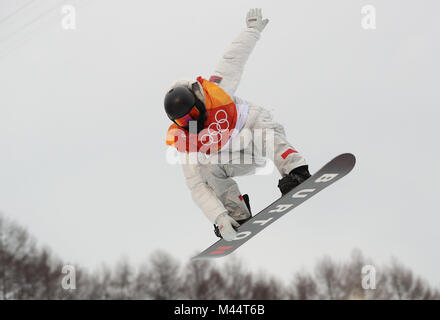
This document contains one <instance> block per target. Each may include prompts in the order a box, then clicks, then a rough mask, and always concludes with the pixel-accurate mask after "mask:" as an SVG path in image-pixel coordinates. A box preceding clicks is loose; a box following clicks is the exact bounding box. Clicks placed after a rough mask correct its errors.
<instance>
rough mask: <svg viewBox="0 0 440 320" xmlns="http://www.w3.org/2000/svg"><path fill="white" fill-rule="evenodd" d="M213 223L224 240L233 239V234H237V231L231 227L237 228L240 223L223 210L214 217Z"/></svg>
mask: <svg viewBox="0 0 440 320" xmlns="http://www.w3.org/2000/svg"><path fill="white" fill-rule="evenodd" d="M215 224H216V225H218V229H219V230H220V234H221V235H222V237H223V239H225V240H226V241H231V240H234V239H235V236H236V235H237V231H235V229H234V228H233V226H234V227H236V228H238V227H239V226H240V224H239V223H238V222H237V221H235V220H234V218H232V217H231V216H229V214H228V213H227V212H224V213H222V214H220V215H219V216H217V218H216V219H215Z"/></svg>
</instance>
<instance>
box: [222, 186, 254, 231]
mask: <svg viewBox="0 0 440 320" xmlns="http://www.w3.org/2000/svg"><path fill="white" fill-rule="evenodd" d="M243 201H244V203H245V204H246V207H247V208H248V210H249V213H250V214H251V215H250V216H249V218H246V219H242V220H237V222H238V223H239V224H240V225H242V224H243V223H245V222H246V221H248V220H249V219H250V218H252V212H251V205H250V203H249V196H248V195H247V194H244V195H243ZM214 233H215V235H216V236H217V237H219V238H222V239H223V237H222V235H221V234H220V230H219V229H218V226H217V225H214Z"/></svg>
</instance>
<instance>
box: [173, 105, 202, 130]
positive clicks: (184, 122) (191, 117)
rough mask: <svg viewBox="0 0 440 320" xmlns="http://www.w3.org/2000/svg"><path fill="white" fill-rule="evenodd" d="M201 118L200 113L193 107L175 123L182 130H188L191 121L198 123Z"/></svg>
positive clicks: (175, 120)
mask: <svg viewBox="0 0 440 320" xmlns="http://www.w3.org/2000/svg"><path fill="white" fill-rule="evenodd" d="M199 116H200V111H199V109H197V107H196V106H194V107H192V108H191V110H190V111H189V112H188V113H187V114H185V115H184V116H183V117H180V118H177V119H174V122H175V123H176V124H177V125H178V126H179V127H182V128H188V127H189V122H190V121H197V119H198V118H199Z"/></svg>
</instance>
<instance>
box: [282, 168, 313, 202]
mask: <svg viewBox="0 0 440 320" xmlns="http://www.w3.org/2000/svg"><path fill="white" fill-rule="evenodd" d="M310 176H311V174H310V173H309V166H308V165H304V166H300V167H297V168H295V169H293V170H292V171H290V172H289V174H288V175H287V176H285V177H283V178H282V179H280V180H279V181H278V188H279V189H280V191H281V194H282V195H283V196H284V195H285V194H286V193H288V192H289V191H290V190H292V189H293V188H295V187H296V186H298V185H300V184H301V183H303V182H304V181H306V180H307V179H308V178H309V177H310Z"/></svg>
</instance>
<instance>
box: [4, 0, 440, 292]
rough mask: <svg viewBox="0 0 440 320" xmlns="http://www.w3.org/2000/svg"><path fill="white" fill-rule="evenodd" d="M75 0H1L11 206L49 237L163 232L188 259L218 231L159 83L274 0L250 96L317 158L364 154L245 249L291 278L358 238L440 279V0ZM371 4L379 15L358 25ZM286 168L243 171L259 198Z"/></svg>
mask: <svg viewBox="0 0 440 320" xmlns="http://www.w3.org/2000/svg"><path fill="white" fill-rule="evenodd" d="M63 3H67V2H66V1H56V0H47V1H32V0H31V1H29V0H20V1H18V0H1V1H0V148H1V149H0V211H1V212H3V213H4V214H5V215H6V216H8V217H11V218H13V219H15V220H17V221H18V222H19V223H21V224H22V225H24V226H26V227H27V228H28V229H29V231H30V232H31V233H32V234H34V235H35V236H36V238H37V239H38V240H39V243H40V244H44V245H47V246H49V247H51V248H52V249H53V251H54V252H55V253H56V254H58V255H59V256H61V257H62V258H63V259H65V260H68V261H72V262H78V263H80V264H82V265H85V266H89V267H96V266H98V265H99V264H100V263H101V262H107V263H113V262H114V261H116V260H118V259H119V258H120V257H121V256H124V257H127V258H128V259H129V260H130V261H131V262H133V263H137V262H140V261H142V260H143V259H145V258H146V257H147V256H148V255H149V254H150V253H151V252H152V251H154V250H155V249H158V248H160V249H164V250H165V251H167V252H169V253H170V254H172V255H173V256H176V257H178V258H179V259H180V261H182V262H183V261H187V259H188V258H190V257H191V256H192V255H193V254H194V253H195V252H197V251H199V250H202V249H205V248H206V247H207V246H209V245H210V244H212V243H213V242H214V241H215V240H216V237H215V236H214V234H213V232H212V225H211V224H210V223H209V221H208V220H207V219H206V218H205V217H204V215H203V214H202V212H200V211H199V209H198V208H197V207H196V205H195V204H194V203H193V201H192V199H191V197H190V194H189V191H188V190H187V187H186V185H185V183H184V180H183V174H182V172H181V168H180V167H178V166H171V165H169V164H167V162H166V161H165V155H166V147H165V143H164V141H165V133H166V130H167V127H168V125H169V120H168V119H167V117H166V115H165V113H164V111H163V96H164V94H165V91H166V89H167V87H168V86H169V85H170V84H171V83H172V82H173V81H174V80H176V79H179V78H182V77H196V76H198V75H203V76H205V77H209V75H210V74H211V72H212V71H213V69H214V67H215V65H216V63H217V61H218V59H219V58H220V57H221V55H222V52H223V50H224V49H225V48H226V47H227V46H228V45H229V43H230V42H231V41H232V40H233V38H234V37H235V36H236V35H237V34H238V33H239V32H240V31H241V30H242V29H243V28H244V26H245V16H246V12H247V10H248V9H249V8H251V7H262V8H263V14H264V16H265V17H267V18H269V19H270V23H269V25H268V26H267V28H266V29H265V31H264V33H263V34H262V37H261V40H260V41H259V43H258V44H257V46H256V48H255V51H254V52H253V54H252V56H251V58H250V60H249V62H248V64H247V66H246V69H245V73H244V76H243V78H242V82H241V85H240V87H239V89H238V91H237V95H238V96H240V97H243V98H245V99H247V100H250V101H253V102H256V103H259V104H261V105H263V106H266V107H268V108H273V109H274V110H275V116H276V118H277V119H278V120H279V121H280V122H281V123H282V124H284V125H285V127H286V131H287V135H288V138H289V139H290V140H291V141H292V143H293V144H294V145H295V146H296V147H297V148H298V149H299V150H300V151H301V152H302V153H303V154H304V155H305V156H306V158H307V160H308V161H309V164H310V168H311V171H312V172H314V171H316V170H317V169H318V168H319V167H320V166H322V165H323V164H325V163H326V162H327V161H328V160H330V159H331V158H333V157H334V156H336V155H338V154H340V153H343V152H352V153H354V154H355V155H356V157H357V159H358V162H357V166H356V168H355V169H354V171H353V172H352V173H350V175H349V176H347V177H346V178H344V179H343V180H341V181H340V182H338V183H337V184H335V185H334V186H332V187H330V188H329V189H327V190H326V191H325V192H323V193H321V194H319V195H317V196H316V197H314V198H313V199H312V200H310V201H307V202H306V203H304V204H303V205H301V206H300V207H298V208H297V209H295V210H294V211H293V212H291V213H289V214H288V215H287V216H285V217H283V218H282V219H281V220H279V221H278V222H277V223H276V224H274V225H272V226H270V227H269V228H268V229H266V230H265V231H264V232H263V233H261V234H259V235H258V236H257V237H255V238H254V239H252V241H250V242H249V243H247V244H246V245H244V246H243V247H241V248H240V249H239V250H238V251H237V254H236V256H238V257H240V258H242V259H243V260H244V261H245V262H246V263H247V265H248V266H249V268H251V269H253V270H266V271H269V272H271V273H273V274H277V275H279V276H280V277H283V278H285V279H289V278H290V276H291V274H292V273H293V271H296V270H298V269H300V268H302V267H311V266H313V264H314V262H315V261H316V260H317V259H318V258H320V257H322V256H323V255H326V254H328V255H330V256H332V257H334V258H336V259H345V258H347V257H348V256H349V254H350V252H351V250H352V249H353V248H359V249H361V250H362V251H363V252H364V253H365V254H366V255H367V256H369V257H372V258H373V259H374V260H375V261H377V262H379V263H383V262H387V261H389V259H390V258H391V257H392V256H395V257H397V258H398V259H400V260H401V261H402V262H403V263H404V264H406V265H408V266H409V267H411V268H412V269H413V270H414V271H416V272H417V273H419V274H421V275H423V276H424V277H426V278H427V279H429V280H431V281H432V283H433V284H434V285H440V274H439V270H440V254H439V249H438V245H439V243H440V236H439V224H440V217H439V211H440V210H439V205H438V190H439V187H438V185H437V181H439V179H440V170H439V167H438V164H439V160H440V154H439V150H438V145H439V143H438V138H439V129H438V118H439V116H440V111H439V105H440V103H439V101H440V99H439V98H440V93H439V92H440V91H439V66H440V63H439V61H438V57H439V56H440V52H439V51H440V50H439V49H440V45H439V40H438V39H439V31H440V20H439V19H438V12H439V9H440V4H439V3H438V1H434V0H432V1H428V0H425V1H415V0H412V1H409V0H408V1H401V0H388V1H361V0H335V1H326V0H315V1H306V0H303V1H154V2H152V1H142V0H136V1H135V0H130V1H122V0H119V1H117V0H112V1H109V0H106V1H104V0H89V1H86V0H83V1H79V0H72V1H70V2H69V3H71V4H73V5H75V7H76V9H77V12H76V14H77V29H76V30H73V31H72V30H71V31H67V30H63V29H62V28H61V26H60V23H61V22H60V21H61V19H62V14H61V12H60V4H63ZM367 4H372V5H374V6H375V7H376V10H377V29H376V30H363V29H362V28H361V17H362V16H361V8H362V6H363V5H367ZM20 8H21V9H20ZM17 9H19V10H18V11H17ZM14 12H15V13H14ZM11 14H12V15H11ZM278 179H279V177H278V174H277V173H275V172H274V173H273V175H268V176H252V177H245V178H240V179H239V180H238V181H239V184H240V186H241V190H242V191H243V192H244V193H249V194H250V198H251V206H252V208H253V211H254V212H257V211H259V210H261V209H262V208H264V207H265V206H267V205H268V204H269V203H271V202H272V201H273V200H275V199H276V198H277V197H278V196H279V190H278V189H277V187H276V184H277V180H278ZM224 260H225V259H224ZM378 271H379V272H380V270H378Z"/></svg>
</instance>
